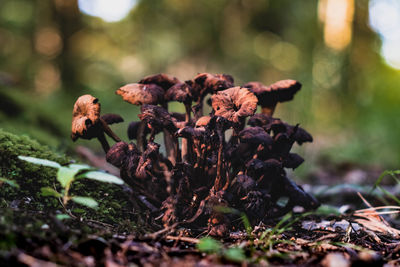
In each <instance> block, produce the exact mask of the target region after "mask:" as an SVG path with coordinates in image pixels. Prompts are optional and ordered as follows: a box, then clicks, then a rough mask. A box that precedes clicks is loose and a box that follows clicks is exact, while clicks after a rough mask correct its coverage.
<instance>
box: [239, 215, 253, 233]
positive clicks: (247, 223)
mask: <svg viewBox="0 0 400 267" xmlns="http://www.w3.org/2000/svg"><path fill="white" fill-rule="evenodd" d="M240 218H241V219H242V222H243V225H244V229H246V232H247V235H248V236H251V232H252V231H253V227H251V224H250V221H249V218H248V217H247V215H246V213H244V212H242V214H241V215H240Z"/></svg>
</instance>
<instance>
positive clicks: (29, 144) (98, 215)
mask: <svg viewBox="0 0 400 267" xmlns="http://www.w3.org/2000/svg"><path fill="white" fill-rule="evenodd" d="M20 155H23V156H31V157H36V158H41V159H48V160H52V161H56V162H58V163H60V164H66V163H68V162H69V161H70V159H69V158H68V157H67V156H65V155H60V154H57V153H56V152H54V151H52V150H51V149H50V148H49V147H47V146H44V145H41V144H39V143H38V142H37V141H34V140H32V139H30V138H29V137H27V136H18V135H14V134H12V133H9V132H6V131H4V130H2V129H0V177H5V178H7V179H10V180H14V181H16V182H17V183H18V184H19V186H20V188H19V189H18V188H14V187H11V186H7V185H4V184H3V185H1V186H0V203H1V207H2V208H1V209H4V208H9V207H10V206H12V205H15V203H18V204H17V205H18V209H29V210H31V211H38V212H40V213H46V214H53V215H54V214H56V213H60V212H63V209H62V207H61V205H60V204H59V202H58V201H57V199H55V198H52V197H43V196H41V191H40V189H41V188H42V187H45V186H50V187H54V186H56V187H57V190H61V188H60V187H59V184H58V182H57V181H56V170H55V169H53V168H49V167H43V166H39V165H34V164H31V163H28V162H25V161H22V160H20V159H18V156H20ZM71 194H73V195H79V196H88V197H91V198H93V199H95V200H97V201H98V202H99V208H98V209H97V210H91V209H88V208H85V207H82V206H80V205H78V204H76V203H72V202H71V203H69V204H68V207H67V208H69V209H71V210H74V209H79V210H80V213H76V215H77V216H82V217H83V218H89V219H92V220H98V221H102V222H106V223H109V224H113V225H115V226H118V225H119V224H120V222H122V221H126V220H129V221H135V215H133V214H132V206H131V204H130V202H129V198H128V196H127V195H126V194H125V193H124V192H123V190H122V188H121V187H119V186H117V185H114V184H108V183H101V182H96V181H92V180H85V179H82V180H79V181H75V182H74V183H73V185H72V188H71ZM13 201H14V202H13ZM11 203H14V204H11ZM0 213H1V210H0ZM124 224H125V223H124ZM123 228H124V227H123ZM121 230H123V229H121Z"/></svg>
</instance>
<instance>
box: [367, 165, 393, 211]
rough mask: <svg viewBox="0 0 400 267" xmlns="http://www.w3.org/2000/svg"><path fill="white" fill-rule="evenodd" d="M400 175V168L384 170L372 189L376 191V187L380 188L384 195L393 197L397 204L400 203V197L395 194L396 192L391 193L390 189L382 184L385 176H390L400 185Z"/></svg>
mask: <svg viewBox="0 0 400 267" xmlns="http://www.w3.org/2000/svg"><path fill="white" fill-rule="evenodd" d="M399 175H400V170H394V171H392V170H386V171H384V172H383V173H382V174H381V175H380V176H379V177H378V179H377V180H376V182H375V184H374V186H373V187H372V190H371V192H372V191H374V190H375V189H377V188H378V189H379V190H380V191H381V192H382V193H383V194H384V195H386V196H387V197H389V198H390V199H392V200H393V201H394V202H395V203H396V204H397V205H400V199H399V198H398V197H397V196H395V195H394V194H392V193H390V192H389V191H387V190H386V189H384V188H383V187H382V186H381V185H380V184H381V183H382V181H383V178H385V177H387V176H389V177H391V178H392V179H393V180H394V181H395V183H396V184H397V185H398V186H400V178H399V177H398V176H399Z"/></svg>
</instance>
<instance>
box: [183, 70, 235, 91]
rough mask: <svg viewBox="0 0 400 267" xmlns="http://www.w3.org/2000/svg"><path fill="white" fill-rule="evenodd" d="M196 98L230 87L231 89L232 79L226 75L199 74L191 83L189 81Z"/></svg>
mask: <svg viewBox="0 0 400 267" xmlns="http://www.w3.org/2000/svg"><path fill="white" fill-rule="evenodd" d="M188 83H191V84H192V86H193V88H194V90H195V91H196V95H197V97H204V96H205V95H206V94H208V93H211V92H217V91H220V90H224V89H227V88H230V87H233V86H234V85H233V77H232V76H231V75H228V74H210V73H200V74H198V75H197V76H196V77H194V79H193V81H189V82H188Z"/></svg>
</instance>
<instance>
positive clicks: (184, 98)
mask: <svg viewBox="0 0 400 267" xmlns="http://www.w3.org/2000/svg"><path fill="white" fill-rule="evenodd" d="M192 90H193V89H192V87H191V86H190V85H188V84H187V83H177V84H175V85H173V86H172V87H170V88H169V89H168V91H167V92H166V93H165V98H166V99H167V100H170V101H178V102H181V103H183V104H184V105H185V110H186V117H185V122H186V123H189V122H190V112H191V107H192V100H193V96H192ZM191 147H192V145H191V142H190V139H188V138H184V139H182V160H183V161H185V162H189V161H190V159H191V157H192V151H191Z"/></svg>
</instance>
